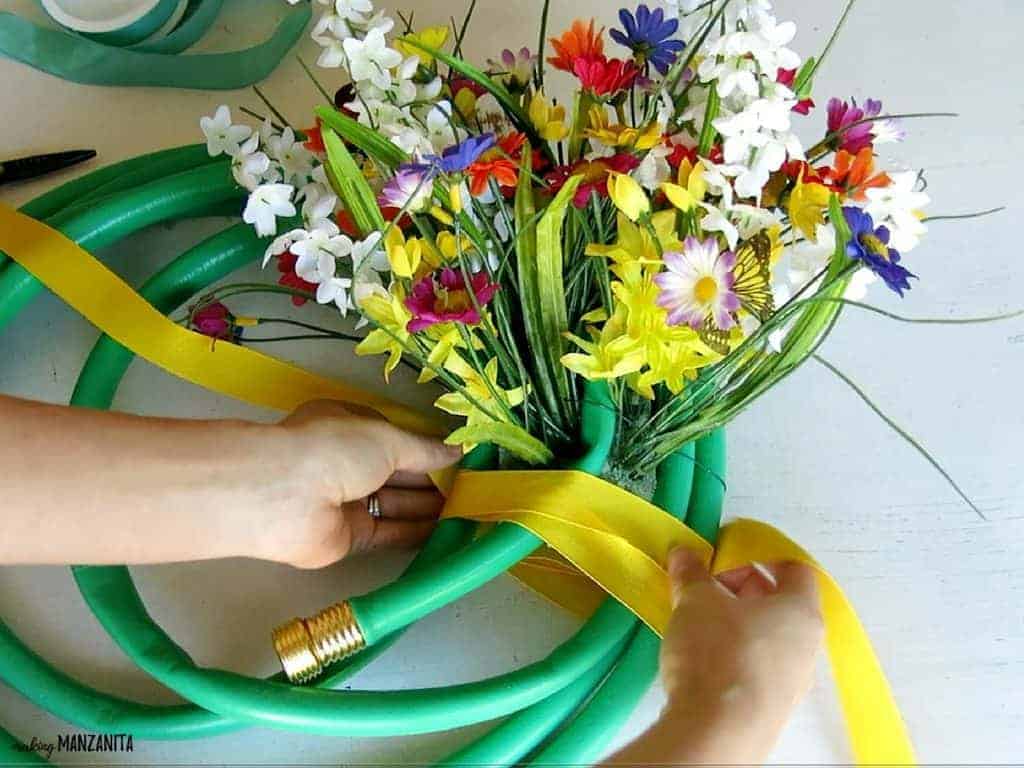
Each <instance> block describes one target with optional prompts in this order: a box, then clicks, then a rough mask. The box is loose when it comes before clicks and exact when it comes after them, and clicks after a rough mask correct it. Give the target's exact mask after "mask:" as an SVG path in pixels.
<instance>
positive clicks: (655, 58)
mask: <svg viewBox="0 0 1024 768" xmlns="http://www.w3.org/2000/svg"><path fill="white" fill-rule="evenodd" d="M619 21H621V22H622V26H623V27H624V28H625V32H621V31H619V30H618V29H613V30H612V31H611V32H610V34H611V36H612V39H613V40H614V41H615V42H617V43H618V44H619V45H623V46H625V47H626V48H629V49H630V50H631V51H633V54H634V55H635V56H636V57H637V58H639V59H643V60H644V61H649V62H650V63H651V64H653V65H654V68H655V69H656V70H658V71H659V72H660V73H661V74H663V75H664V74H666V73H668V69H669V67H671V66H672V63H673V62H674V61H675V60H676V57H677V56H678V55H679V53H680V51H682V50H683V48H684V47H685V44H684V43H683V41H682V40H670V39H669V38H671V37H672V35H674V34H675V33H676V32H677V31H678V30H679V20H678V19H666V18H665V12H664V11H663V10H662V9H661V8H656V9H655V10H654V11H652V10H651V9H650V8H648V7H647V6H646V5H642V4H641V5H639V6H637V9H636V15H635V16H634V15H633V14H631V13H630V12H629V11H627V10H626V9H625V8H623V9H622V10H620V11H619Z"/></svg>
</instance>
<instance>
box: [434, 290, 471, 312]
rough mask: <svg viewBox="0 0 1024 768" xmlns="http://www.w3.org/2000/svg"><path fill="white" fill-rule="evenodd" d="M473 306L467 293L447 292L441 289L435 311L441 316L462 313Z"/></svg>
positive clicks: (435, 302)
mask: <svg viewBox="0 0 1024 768" xmlns="http://www.w3.org/2000/svg"><path fill="white" fill-rule="evenodd" d="M472 306H473V303H472V301H470V298H469V293H468V292H466V291H446V290H445V289H443V288H441V289H439V290H438V292H437V298H436V299H435V301H434V311H435V312H436V313H437V314H439V315H443V314H448V313H461V312H465V311H466V310H468V309H470V307H472Z"/></svg>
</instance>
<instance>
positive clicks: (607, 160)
mask: <svg viewBox="0 0 1024 768" xmlns="http://www.w3.org/2000/svg"><path fill="white" fill-rule="evenodd" d="M638 165H640V161H639V160H637V159H636V158H635V157H634V156H633V155H626V154H619V155H612V156H611V157H602V158H600V159H598V160H581V161H579V162H578V163H574V164H573V165H560V166H558V167H557V168H555V169H554V170H553V171H551V173H549V174H548V175H547V176H546V177H545V180H546V181H547V182H548V184H550V185H551V191H552V192H554V193H557V192H558V190H560V189H561V188H562V187H563V186H565V182H567V181H568V180H569V179H570V178H572V177H573V176H578V175H581V174H582V176H583V181H582V182H580V185H579V187H578V188H577V189H576V194H575V195H574V196H573V199H572V203H573V205H575V206H576V207H577V208H586V207H587V205H588V204H589V203H590V197H591V195H594V194H597V195H598V196H599V197H608V175H609V174H610V173H611V172H613V171H614V172H615V173H629V172H630V171H632V170H634V169H635V168H636V167H637V166H638Z"/></svg>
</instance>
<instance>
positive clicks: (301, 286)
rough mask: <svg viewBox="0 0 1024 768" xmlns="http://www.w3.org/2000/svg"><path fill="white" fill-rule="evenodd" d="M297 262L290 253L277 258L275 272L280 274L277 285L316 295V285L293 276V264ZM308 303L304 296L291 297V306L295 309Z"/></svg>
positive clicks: (296, 257)
mask: <svg viewBox="0 0 1024 768" xmlns="http://www.w3.org/2000/svg"><path fill="white" fill-rule="evenodd" d="M297 260H298V256H296V255H295V254H294V253H292V252H291V251H285V252H284V253H282V254H281V255H280V256H278V257H277V271H278V272H280V273H281V277H280V279H279V280H278V281H277V284H278V285H283V286H285V287H286V288H293V289H295V290H297V291H305V292H306V293H310V294H313V293H316V283H308V282H306V281H305V280H303V279H302V278H301V277H299V276H298V275H297V274H295V262H296V261H297ZM307 301H309V298H308V297H306V296H292V304H294V305H295V306H296V307H301V306H302V305H303V304H305V303H306V302H307Z"/></svg>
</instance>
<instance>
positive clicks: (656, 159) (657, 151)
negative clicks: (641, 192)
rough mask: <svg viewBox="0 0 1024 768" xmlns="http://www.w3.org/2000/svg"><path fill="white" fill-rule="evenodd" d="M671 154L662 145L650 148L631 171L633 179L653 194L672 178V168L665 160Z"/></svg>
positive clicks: (670, 151)
mask: <svg viewBox="0 0 1024 768" xmlns="http://www.w3.org/2000/svg"><path fill="white" fill-rule="evenodd" d="M671 154H672V150H671V149H669V148H668V147H666V146H665V145H664V144H659V145H658V146H656V147H654V148H652V149H651V150H650V151H649V152H648V153H647V155H646V156H645V157H644V159H643V160H641V161H640V165H638V166H637V168H636V170H635V171H633V174H632V175H633V178H634V179H636V180H637V181H638V182H640V185H641V186H642V187H643V188H644V189H646V190H648V191H652V192H653V191H654V190H655V189H657V188H658V186H659V185H660V184H661V183H662V182H664V181H668V180H669V179H670V178H671V176H672V168H671V167H670V166H669V164H668V160H666V158H667V157H668V156H669V155H671Z"/></svg>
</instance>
